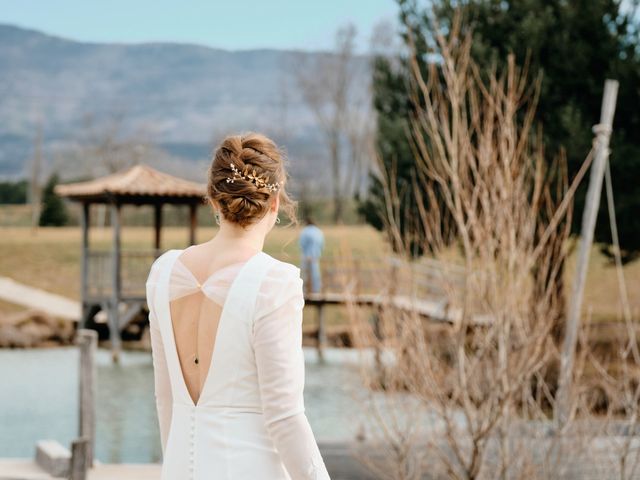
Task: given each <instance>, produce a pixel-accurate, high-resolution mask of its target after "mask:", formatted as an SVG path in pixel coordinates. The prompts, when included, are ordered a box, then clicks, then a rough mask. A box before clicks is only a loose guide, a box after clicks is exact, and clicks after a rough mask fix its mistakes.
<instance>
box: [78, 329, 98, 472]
mask: <svg viewBox="0 0 640 480" xmlns="http://www.w3.org/2000/svg"><path fill="white" fill-rule="evenodd" d="M77 344H78V345H79V346H80V365H79V372H80V383H79V398H78V401H79V405H80V410H79V418H78V430H79V431H78V436H80V437H82V438H86V439H87V443H88V445H87V450H86V456H87V466H88V467H92V466H93V455H94V449H95V438H96V434H95V428H96V416H95V396H96V366H95V353H96V347H97V345H98V334H97V333H96V331H95V330H88V329H84V328H83V329H80V330H78V335H77Z"/></svg>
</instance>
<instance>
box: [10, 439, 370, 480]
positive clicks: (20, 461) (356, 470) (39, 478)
mask: <svg viewBox="0 0 640 480" xmlns="http://www.w3.org/2000/svg"><path fill="white" fill-rule="evenodd" d="M319 446H320V450H321V451H322V457H323V459H324V461H325V463H326V465H327V469H328V470H329V475H330V476H331V480H375V478H376V477H374V476H373V475H371V474H369V473H367V471H366V470H365V468H364V467H363V466H362V465H361V464H360V463H359V461H358V460H357V459H355V458H354V457H353V456H352V455H351V454H350V452H349V449H348V448H347V447H346V446H345V445H342V444H330V445H324V444H320V445H319ZM159 478H160V465H159V464H154V463H144V464H110V465H100V464H98V465H96V466H95V467H94V468H93V469H91V470H90V471H89V475H88V480H158V479H159ZM53 479H54V477H51V476H49V475H47V474H46V473H45V472H44V471H43V470H42V469H40V468H39V467H38V466H37V465H36V464H35V462H34V461H33V460H31V459H28V458H17V459H12V458H6V459H0V480H53Z"/></svg>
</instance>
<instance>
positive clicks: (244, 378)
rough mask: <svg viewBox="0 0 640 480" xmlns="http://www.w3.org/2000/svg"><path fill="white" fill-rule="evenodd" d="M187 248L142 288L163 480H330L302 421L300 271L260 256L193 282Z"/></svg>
mask: <svg viewBox="0 0 640 480" xmlns="http://www.w3.org/2000/svg"><path fill="white" fill-rule="evenodd" d="M189 248H191V247H189ZM185 250H186V249H172V250H168V251H167V252H165V253H164V254H162V255H161V256H160V257H158V258H157V259H156V260H155V262H154V263H153V265H152V267H151V270H150V272H149V276H148V279H147V283H146V295H147V304H148V307H149V323H150V333H151V347H152V356H153V367H154V383H155V398H156V407H157V413H158V421H159V427H160V437H161V439H160V440H161V445H162V452H163V464H162V475H161V478H162V480H187V479H188V480H243V479H247V480H249V479H250V480H284V479H292V480H307V479H309V480H311V479H313V480H317V479H323V480H324V479H328V478H329V475H328V473H327V470H326V467H325V464H324V462H323V460H322V456H321V454H320V451H319V449H318V446H317V443H316V440H315V438H314V435H313V432H312V430H311V427H310V425H309V422H308V420H307V417H306V415H305V413H304V411H305V408H304V399H303V389H304V356H303V351H302V308H303V306H304V298H303V293H302V280H301V278H300V270H299V269H298V268H297V267H295V266H294V265H291V264H289V263H286V262H282V261H280V260H277V259H275V258H273V257H272V256H270V255H268V254H266V253H264V252H262V251H260V252H258V253H256V254H254V255H253V256H252V257H250V258H249V259H248V260H245V261H242V262H238V263H233V264H230V265H227V266H225V267H222V268H219V269H217V270H216V271H214V272H213V273H211V274H209V276H208V277H207V278H198V277H197V276H196V275H195V274H194V273H193V271H192V270H190V269H189V268H188V267H187V264H186V263H185V262H184V261H183V255H182V254H183V252H184V251H185Z"/></svg>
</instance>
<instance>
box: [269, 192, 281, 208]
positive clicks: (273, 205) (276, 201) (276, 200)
mask: <svg viewBox="0 0 640 480" xmlns="http://www.w3.org/2000/svg"><path fill="white" fill-rule="evenodd" d="M270 208H271V211H272V212H277V211H278V209H279V208H280V195H275V196H274V197H273V200H272V201H271V207H270Z"/></svg>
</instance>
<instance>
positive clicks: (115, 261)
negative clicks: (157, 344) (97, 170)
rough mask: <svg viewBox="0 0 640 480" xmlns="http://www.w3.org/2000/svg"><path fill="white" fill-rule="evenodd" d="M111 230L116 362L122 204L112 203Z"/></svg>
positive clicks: (117, 351) (112, 337)
mask: <svg viewBox="0 0 640 480" xmlns="http://www.w3.org/2000/svg"><path fill="white" fill-rule="evenodd" d="M111 228H112V230H113V240H112V248H111V305H110V308H109V310H110V312H109V319H110V321H109V337H110V340H111V357H112V359H113V361H114V362H116V363H117V362H119V360H120V312H119V306H120V251H121V250H120V204H119V203H117V201H115V200H114V201H113V202H112V203H111Z"/></svg>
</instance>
